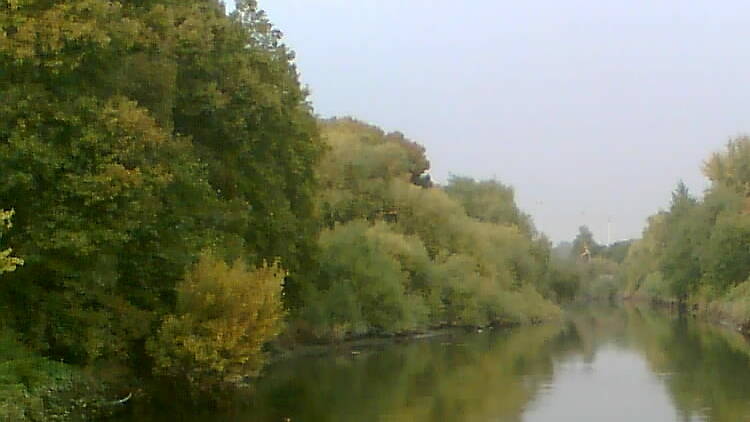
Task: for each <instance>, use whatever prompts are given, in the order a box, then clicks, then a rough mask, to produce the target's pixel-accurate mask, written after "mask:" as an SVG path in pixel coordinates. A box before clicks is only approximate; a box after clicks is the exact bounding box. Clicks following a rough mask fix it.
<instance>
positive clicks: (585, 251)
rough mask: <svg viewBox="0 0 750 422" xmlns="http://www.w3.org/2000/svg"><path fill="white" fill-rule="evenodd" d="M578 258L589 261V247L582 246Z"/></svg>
mask: <svg viewBox="0 0 750 422" xmlns="http://www.w3.org/2000/svg"><path fill="white" fill-rule="evenodd" d="M580 258H581V259H583V260H584V261H586V262H589V261H591V251H589V245H587V244H585V243H584V244H583V252H581V255H580Z"/></svg>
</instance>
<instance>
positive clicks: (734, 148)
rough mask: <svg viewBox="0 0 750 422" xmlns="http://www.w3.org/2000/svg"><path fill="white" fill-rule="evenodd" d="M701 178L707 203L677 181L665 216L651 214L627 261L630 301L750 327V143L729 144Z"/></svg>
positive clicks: (746, 140) (625, 282)
mask: <svg viewBox="0 0 750 422" xmlns="http://www.w3.org/2000/svg"><path fill="white" fill-rule="evenodd" d="M703 172H704V174H705V175H706V177H708V179H709V180H710V181H711V186H710V187H709V189H708V190H706V192H705V193H704V195H703V197H702V198H698V197H695V196H693V195H691V194H690V192H688V189H687V187H686V186H685V185H684V184H683V183H682V182H680V183H679V184H678V185H677V188H676V189H675V190H674V192H673V193H672V201H671V204H670V207H669V209H668V210H663V211H660V212H659V213H657V214H655V215H653V216H651V217H650V218H649V220H648V225H647V227H646V228H645V229H644V231H643V238H642V239H640V240H638V241H636V242H635V243H634V244H633V245H632V247H631V248H630V251H629V252H628V255H627V258H626V259H625V261H624V263H623V266H622V269H621V272H622V286H623V292H624V295H625V296H626V297H629V298H635V299H638V298H641V299H647V300H651V301H655V302H659V303H666V304H673V305H677V306H679V307H682V308H683V309H685V310H688V311H690V312H693V313H699V314H703V315H706V316H708V317H710V318H712V319H718V320H722V321H725V322H729V323H731V324H732V325H735V326H738V327H739V328H740V329H741V330H744V331H747V330H748V328H750V281H748V276H749V275H750V198H749V195H750V138H747V137H739V138H736V139H733V140H731V141H730V142H729V143H728V144H727V146H726V148H725V149H724V150H723V151H720V152H716V153H714V154H712V155H711V156H710V157H709V158H708V159H707V160H706V161H705V163H704V167H703Z"/></svg>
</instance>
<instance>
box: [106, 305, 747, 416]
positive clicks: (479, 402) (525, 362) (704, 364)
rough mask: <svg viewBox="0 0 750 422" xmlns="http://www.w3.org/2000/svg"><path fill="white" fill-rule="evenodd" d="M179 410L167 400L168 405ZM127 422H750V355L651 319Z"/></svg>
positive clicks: (700, 328) (356, 372) (390, 359)
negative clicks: (217, 407)
mask: <svg viewBox="0 0 750 422" xmlns="http://www.w3.org/2000/svg"><path fill="white" fill-rule="evenodd" d="M167 402H170V400H167ZM121 420H122V421H128V422H131V421H144V422H145V421H165V420H174V421H185V422H207V421H342V422H343V421H347V422H350V421H398V422H401V421H404V422H405V421H511V422H515V421H526V422H567V421H570V422H580V421H595V422H598V421H610V422H619V421H623V422H625V421H627V422H632V421H637V422H648V421H654V422H670V421H675V422H693V421H696V422H697V421H718V422H741V421H750V346H748V343H747V341H746V340H745V339H743V338H742V337H741V336H739V335H738V334H735V333H732V332H727V331H723V330H722V329H719V328H716V327H712V326H708V325H705V324H699V323H695V322H686V321H681V320H678V319H674V318H669V317H666V316H663V315H658V314H655V313H652V312H647V311H643V310H638V309H634V308H628V309H615V308H611V309H610V308H608V309H597V310H582V311H575V312H571V314H570V316H569V318H568V321H566V323H564V324H559V325H558V324H555V325H552V324H550V325H543V326H538V327H525V328H518V329H514V330H506V331H499V332H485V333H481V334H478V333H472V334H466V335H460V336H456V335H453V336H451V337H445V336H443V337H437V338H432V339H424V340H419V341H414V342H410V343H407V344H392V345H389V346H387V347H383V348H380V349H379V350H370V351H363V352H362V353H360V354H358V355H352V354H350V353H341V354H332V355H329V356H325V357H316V358H298V359H293V360H287V361H282V362H277V363H276V364H274V365H272V366H271V367H269V368H268V370H267V371H266V374H265V376H264V377H263V378H262V379H261V380H260V382H259V383H258V384H257V386H256V391H255V392H254V393H253V394H252V395H251V396H249V397H246V398H244V399H241V400H238V401H237V404H236V405H235V406H233V407H232V409H231V410H224V411H222V412H217V411H209V410H203V411H196V410H195V409H189V410H186V409H185V408H184V407H176V408H168V407H164V406H159V405H157V406H152V407H150V408H141V409H135V410H133V413H132V414H130V415H126V416H124V417H123V419H121Z"/></svg>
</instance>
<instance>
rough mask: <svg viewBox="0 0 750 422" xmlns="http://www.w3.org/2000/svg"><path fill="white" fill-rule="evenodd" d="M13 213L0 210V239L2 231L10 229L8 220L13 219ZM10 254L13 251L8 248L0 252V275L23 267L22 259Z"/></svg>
mask: <svg viewBox="0 0 750 422" xmlns="http://www.w3.org/2000/svg"><path fill="white" fill-rule="evenodd" d="M13 212H14V211H13V210H10V211H5V210H0V239H1V238H2V232H3V230H4V229H9V228H11V227H12V224H11V222H10V219H11V217H13ZM12 252H13V250H12V249H10V248H9V249H6V250H0V274H2V273H5V272H11V271H14V270H15V269H16V267H18V266H20V265H23V259H21V258H18V257H15V256H11V253H12Z"/></svg>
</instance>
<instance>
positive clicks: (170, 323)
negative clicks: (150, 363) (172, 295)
mask: <svg viewBox="0 0 750 422" xmlns="http://www.w3.org/2000/svg"><path fill="white" fill-rule="evenodd" d="M284 275H285V274H284V271H282V270H281V268H280V267H279V265H278V264H277V263H274V264H272V265H267V264H264V265H262V266H260V267H258V268H256V269H255V270H252V271H250V270H248V269H247V267H246V266H245V265H244V263H242V262H241V261H239V260H238V261H235V262H234V263H233V264H232V265H228V264H227V263H226V262H224V261H223V260H221V259H218V258H216V257H214V256H213V255H211V254H204V255H203V256H202V257H201V258H200V260H199V261H198V263H197V264H196V265H195V266H194V267H193V268H192V270H190V271H189V272H188V273H187V274H186V276H185V279H184V281H182V282H181V283H180V284H179V285H178V287H177V312H176V314H173V315H167V316H166V317H165V318H164V320H163V321H162V325H161V328H160V329H159V330H158V332H157V334H156V335H155V336H154V337H152V338H151V339H150V340H149V341H148V344H147V348H148V352H149V353H150V355H151V356H152V357H153V358H154V360H155V367H154V370H155V371H156V372H157V373H158V374H162V375H167V376H172V377H178V378H181V377H185V378H187V381H188V382H189V383H190V384H191V386H192V387H193V388H197V389H206V388H210V387H213V386H217V385H218V386H222V385H229V384H236V383H238V382H239V381H240V380H241V379H242V378H243V377H245V376H249V375H255V374H257V372H258V371H259V370H260V369H261V367H262V365H263V363H264V355H263V352H262V347H263V344H265V343H266V342H268V341H269V340H271V339H273V338H274V337H275V336H276V335H277V334H278V333H279V331H280V329H281V323H282V318H283V309H282V304H281V289H282V281H283V279H284Z"/></svg>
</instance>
